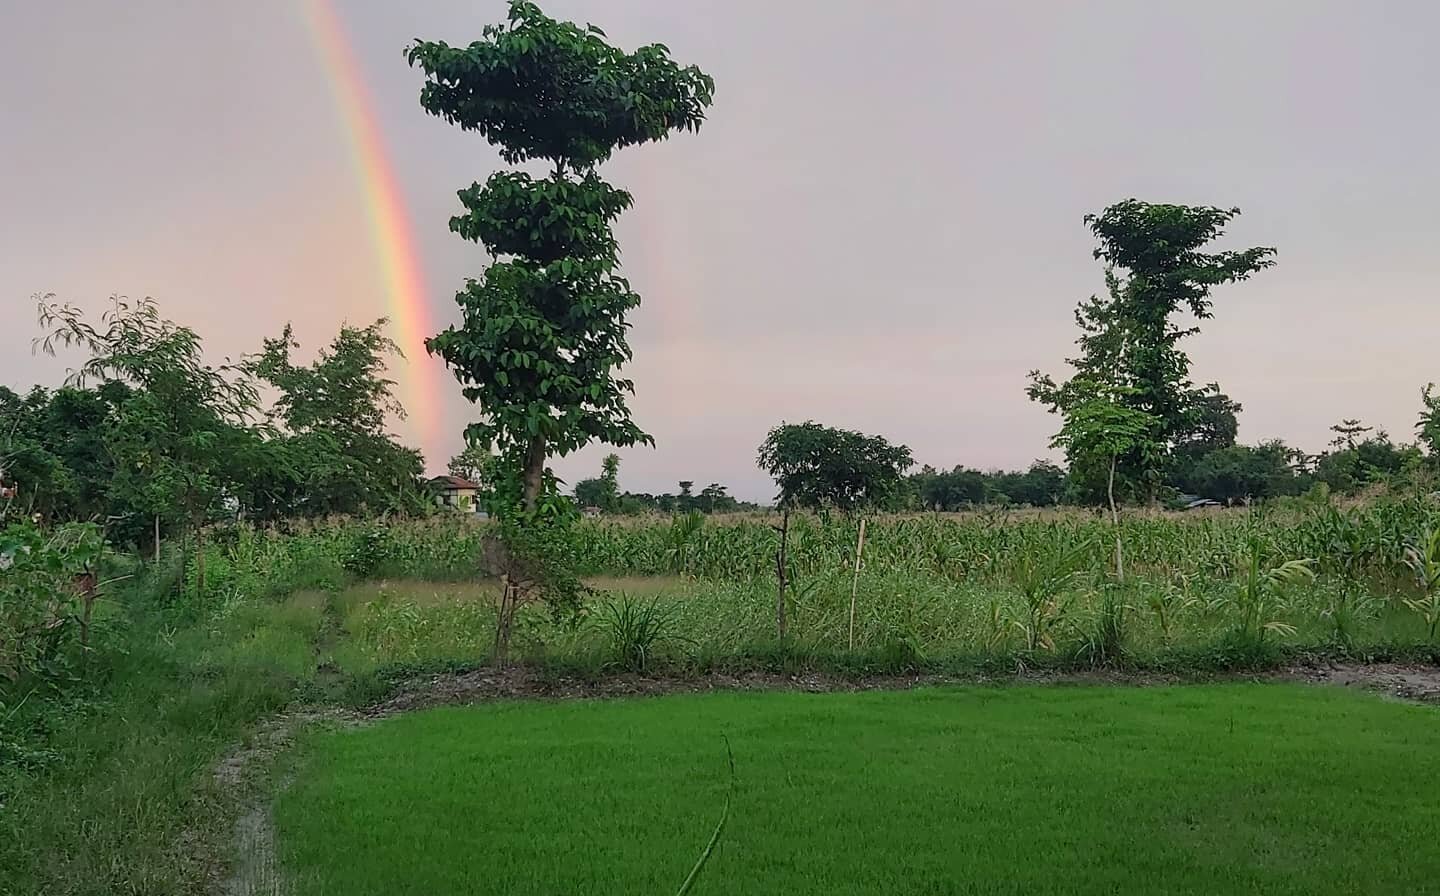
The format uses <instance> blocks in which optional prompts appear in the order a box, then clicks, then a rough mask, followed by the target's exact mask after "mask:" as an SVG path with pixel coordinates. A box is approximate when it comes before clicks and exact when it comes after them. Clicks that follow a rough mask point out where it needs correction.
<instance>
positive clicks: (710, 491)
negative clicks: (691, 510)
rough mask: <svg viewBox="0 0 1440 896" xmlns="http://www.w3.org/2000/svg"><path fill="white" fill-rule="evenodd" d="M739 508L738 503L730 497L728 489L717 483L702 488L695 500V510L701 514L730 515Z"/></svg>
mask: <svg viewBox="0 0 1440 896" xmlns="http://www.w3.org/2000/svg"><path fill="white" fill-rule="evenodd" d="M739 506H740V503H739V502H738V501H736V500H735V499H734V498H732V497H730V491H729V489H727V488H726V487H725V486H723V485H721V484H720V483H718V482H712V483H710V484H709V485H707V486H705V487H704V488H702V489H701V490H700V494H699V495H697V496H696V498H695V509H696V510H698V511H700V512H701V513H730V512H732V511H734V510H737V509H739Z"/></svg>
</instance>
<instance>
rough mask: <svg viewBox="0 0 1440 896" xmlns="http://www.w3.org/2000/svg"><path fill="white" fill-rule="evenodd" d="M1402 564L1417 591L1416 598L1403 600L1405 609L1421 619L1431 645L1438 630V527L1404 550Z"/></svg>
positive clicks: (1439, 561)
mask: <svg viewBox="0 0 1440 896" xmlns="http://www.w3.org/2000/svg"><path fill="white" fill-rule="evenodd" d="M1405 563H1406V565H1407V566H1409V567H1410V570H1411V571H1412V572H1413V573H1414V574H1415V584H1416V587H1417V588H1418V589H1419V591H1420V594H1419V596H1418V597H1413V598H1406V599H1405V606H1407V607H1409V608H1410V609H1411V610H1414V611H1415V612H1416V613H1417V614H1419V616H1420V618H1421V619H1422V620H1424V622H1425V632H1426V635H1427V636H1428V637H1429V639H1430V643H1431V644H1434V643H1435V634H1436V632H1437V631H1440V527H1436V528H1434V529H1431V530H1430V531H1428V532H1426V533H1425V534H1424V535H1423V536H1421V537H1420V539H1419V540H1418V541H1416V542H1415V543H1413V544H1411V545H1409V546H1407V547H1406V548H1405Z"/></svg>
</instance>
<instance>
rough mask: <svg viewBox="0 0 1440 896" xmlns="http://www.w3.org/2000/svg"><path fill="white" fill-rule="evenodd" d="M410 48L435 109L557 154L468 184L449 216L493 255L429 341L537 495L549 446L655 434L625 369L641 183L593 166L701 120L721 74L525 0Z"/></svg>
mask: <svg viewBox="0 0 1440 896" xmlns="http://www.w3.org/2000/svg"><path fill="white" fill-rule="evenodd" d="M408 59H409V61H410V63H411V65H414V66H418V67H419V68H420V69H421V70H422V71H423V72H424V74H425V78H426V83H425V86H424V88H423V89H422V91H421V94H420V104H421V106H422V107H423V108H424V109H425V110H426V111H427V112H429V113H431V114H433V115H436V116H439V117H441V118H443V119H445V120H446V121H448V122H450V123H451V124H454V125H458V126H459V127H460V128H462V129H463V130H467V131H478V132H479V133H480V134H482V135H483V136H484V137H485V138H486V139H488V140H489V141H490V142H491V143H494V144H496V145H497V146H498V147H499V148H500V156H501V158H503V159H504V160H505V161H506V162H509V163H511V164H517V163H521V162H526V161H530V160H543V161H545V162H548V163H549V164H550V165H551V167H552V171H551V173H550V175H549V176H548V177H545V178H535V177H532V176H531V175H530V174H527V173H524V172H519V171H508V172H498V173H496V174H493V175H491V177H490V178H489V179H488V180H487V181H486V183H485V185H484V186H481V185H479V184H472V185H471V186H470V187H469V188H467V189H464V190H461V191H460V201H461V203H462V204H463V205H464V206H465V213H464V214H461V215H458V216H456V217H454V218H452V219H451V221H450V229H451V230H452V231H454V232H456V233H458V234H459V235H460V236H462V237H464V238H465V239H468V240H473V241H477V242H480V243H482V244H483V245H484V246H485V248H486V249H487V250H488V251H489V253H490V254H491V255H492V256H493V257H495V258H496V259H498V260H497V261H496V262H495V263H494V264H492V265H491V266H490V267H489V268H488V269H487V270H486V271H485V273H484V275H483V277H481V279H479V280H472V281H470V282H469V283H468V284H467V286H466V287H465V289H463V290H461V291H460V292H459V293H458V294H457V295H456V297H455V300H456V303H457V304H458V305H459V306H460V311H461V323H460V325H459V326H456V327H450V328H447V329H446V330H445V331H444V332H442V333H440V334H438V335H436V336H435V337H433V338H432V339H430V340H429V341H428V342H427V347H428V348H429V350H430V351H431V352H433V353H435V354H438V355H439V356H440V357H441V358H443V359H444V361H445V363H446V364H447V365H448V366H449V367H450V368H451V369H452V370H453V371H454V373H455V376H456V378H457V379H459V381H460V382H461V384H462V385H463V387H464V389H463V391H464V394H465V397H466V398H468V399H469V400H470V401H472V402H475V403H476V404H477V405H478V406H479V413H480V416H481V419H480V420H479V421H478V422H476V423H473V424H471V425H470V426H469V427H468V428H467V430H466V437H467V439H468V440H469V441H471V442H472V443H474V444H476V445H480V446H482V447H484V448H486V449H494V450H495V451H496V452H497V453H498V454H499V455H500V457H502V458H503V459H504V461H505V462H506V466H507V468H508V469H510V470H511V471H512V473H513V474H514V475H516V476H517V477H518V479H519V481H520V485H521V489H520V496H519V497H520V499H521V503H522V504H523V506H524V507H525V508H526V509H527V510H534V509H535V508H536V505H537V502H538V500H539V498H540V495H541V491H542V488H543V487H544V485H545V482H546V474H545V462H546V459H547V457H548V456H549V455H551V454H556V455H562V456H563V455H565V454H568V453H570V452H572V451H575V450H576V449H578V448H580V447H582V446H584V445H586V444H588V443H590V442H591V441H593V440H596V439H599V440H600V441H603V442H606V443H608V444H612V445H631V444H635V443H637V442H644V443H649V442H651V441H652V440H651V438H650V437H649V436H648V435H646V434H645V432H644V431H642V430H641V429H640V428H639V427H638V426H637V425H636V424H635V423H634V422H633V421H632V420H631V418H630V410H629V407H628V405H627V403H626V400H627V397H628V396H629V395H631V394H633V392H634V385H633V384H632V383H631V381H630V380H628V379H623V378H621V377H619V376H618V375H617V369H618V368H619V367H620V365H622V364H623V363H624V362H626V361H628V360H629V359H630V356H631V352H630V347H629V345H628V344H627V342H626V333H625V331H626V329H627V328H628V324H627V322H626V319H625V318H626V313H627V312H628V311H630V310H631V309H632V308H634V307H635V306H636V305H638V304H639V302H640V297H639V296H638V295H636V294H635V292H634V291H633V290H631V288H630V284H629V282H628V281H626V280H625V279H624V278H623V277H621V276H620V275H619V274H618V273H617V269H618V266H619V261H618V249H617V245H616V242H615V237H614V235H613V234H612V232H611V222H613V221H614V219H615V218H616V216H618V215H619V214H620V213H621V212H622V211H624V210H625V209H626V208H629V207H630V205H631V202H632V199H631V196H630V194H629V193H627V192H625V191H623V190H618V189H616V188H614V187H612V186H610V185H609V184H607V183H606V182H605V181H603V180H601V179H600V177H599V176H598V175H597V174H596V172H595V168H596V166H597V165H598V164H600V163H601V162H603V161H605V160H606V159H608V158H609V157H610V155H611V154H612V153H614V152H615V150H617V149H620V148H623V147H626V146H631V145H635V144H639V143H645V142H649V141H653V140H661V139H664V138H665V137H666V136H667V135H668V134H669V133H670V132H671V131H675V130H691V131H693V130H697V129H698V128H699V127H700V124H701V122H702V121H703V120H704V117H705V109H706V108H707V107H708V106H709V105H710V102H711V98H712V95H713V91H714V83H713V81H712V80H711V79H710V77H709V76H708V75H706V74H705V73H703V72H702V71H700V70H699V69H698V68H695V67H693V66H692V67H685V68H682V67H681V66H679V65H678V64H676V63H675V62H674V61H672V59H671V58H670V53H669V50H668V49H667V48H666V47H664V46H663V45H659V44H654V45H650V46H646V47H641V48H640V49H638V50H636V51H634V52H633V53H626V52H624V51H622V50H619V49H617V48H616V47H614V46H612V45H611V44H609V43H608V42H607V41H606V39H605V35H604V33H603V32H602V31H600V29H598V28H595V27H594V26H589V27H585V28H582V27H580V26H578V25H575V24H573V23H569V22H557V21H555V20H554V19H551V18H549V17H547V16H546V15H544V14H543V13H542V12H541V11H540V8H539V7H538V6H536V5H535V4H534V3H530V2H525V0H511V2H510V6H509V16H508V19H507V21H506V23H505V24H503V25H492V26H489V27H486V28H485V29H484V31H483V33H482V37H481V39H480V40H478V41H476V42H474V43H471V44H470V45H468V46H466V47H451V46H449V45H447V44H445V43H443V42H436V41H417V42H416V43H415V44H413V45H412V46H411V47H410V48H409V50H408Z"/></svg>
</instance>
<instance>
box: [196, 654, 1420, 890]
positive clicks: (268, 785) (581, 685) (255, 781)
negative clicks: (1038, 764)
mask: <svg viewBox="0 0 1440 896" xmlns="http://www.w3.org/2000/svg"><path fill="white" fill-rule="evenodd" d="M1205 680H1211V681H1285V682H1303V683H1308V684H1316V685H1329V686H1335V687H1352V688H1361V689H1364V690H1367V691H1372V692H1375V693H1378V694H1382V695H1384V696H1388V697H1392V698H1397V699H1402V700H1408V701H1415V702H1422V703H1431V704H1440V666H1425V665H1418V664H1416V665H1409V664H1399V663H1376V664H1370V665H1359V664H1343V663H1315V664H1296V665H1292V666H1290V667H1287V668H1285V669H1282V670H1279V671H1275V672H1265V673H1254V674H1236V675H1226V676H1217V677H1215V678H1213V679H1199V678H1196V677H1193V676H1190V677H1185V676H1174V675H1158V674H1152V673H1127V672H1116V671H1095V672H1073V673H1039V672H1018V673H1015V674H1009V675H996V676H972V677H968V678H954V677H944V676H935V675H911V676H904V675H885V676H873V677H867V678H860V679H850V678H838V677H835V676H830V675H821V674H817V673H802V674H795V675H781V674H775V673H763V672H755V673H744V674H736V675H722V674H712V675H707V676H701V677H692V678H674V677H647V676H640V675H614V676H608V677H606V678H603V679H599V680H590V679H578V678H563V677H561V678H557V677H554V676H545V675H538V674H536V673H535V672H534V671H532V670H529V669H526V668H523V667H513V668H507V669H480V670H476V671H473V672H465V673H460V674H447V675H432V676H421V677H417V678H412V679H410V680H409V681H406V682H404V683H403V684H402V685H401V686H400V687H399V688H398V689H397V691H396V693H395V694H394V695H393V696H391V697H390V698H388V699H386V700H384V701H382V702H380V703H377V704H375V705H374V706H371V707H368V708H366V709H363V710H358V711H353V710H343V709H318V710H296V711H291V712H286V713H283V714H281V715H279V716H276V717H275V718H273V719H271V720H270V721H268V722H267V723H266V724H264V725H263V726H261V728H260V729H259V730H257V731H256V732H255V734H254V735H253V736H252V737H251V738H250V740H249V741H247V742H246V743H245V744H243V745H241V746H239V747H237V748H236V749H235V750H234V751H232V752H231V753H230V754H229V755H228V756H226V757H225V759H224V760H223V761H222V762H221V763H220V764H219V765H218V766H217V767H216V769H215V780H216V782H217V784H219V785H220V786H221V787H223V788H226V789H227V790H229V791H230V792H231V793H232V794H234V795H236V796H237V798H238V800H239V802H240V804H241V805H242V806H244V807H245V809H244V813H243V814H242V815H241V816H240V818H239V819H238V820H237V822H236V824H235V832H234V838H233V848H234V853H233V854H234V855H236V856H238V861H237V863H236V864H235V866H234V867H232V868H231V869H230V870H229V873H228V874H226V875H223V876H222V875H221V874H220V873H219V871H218V866H217V872H216V875H215V884H214V886H213V887H212V888H211V889H212V892H214V893H215V894H217V896H287V894H288V893H289V892H290V889H289V887H288V885H287V883H286V881H285V880H284V876H283V874H282V873H281V871H280V869H279V865H278V861H277V858H276V849H275V829H274V823H273V820H272V818H271V814H270V806H271V802H272V800H273V798H274V796H275V794H276V793H277V792H278V791H280V790H283V789H284V788H285V787H286V786H288V783H289V779H288V778H286V777H285V776H283V775H282V776H281V777H280V778H279V780H278V781H276V780H267V779H266V778H265V775H266V774H267V773H270V772H272V771H273V770H274V769H275V768H276V766H277V760H278V759H279V758H280V757H281V756H282V754H284V753H285V751H287V750H288V749H289V748H290V746H291V745H292V744H293V742H294V740H295V737H296V736H297V735H298V734H299V733H300V731H302V730H303V729H305V728H307V727H310V726H313V725H317V724H326V725H339V726H358V725H365V724H368V723H370V722H373V721H375V720H377V719H383V718H386V717H389V716H393V715H398V714H400V713H405V712H412V711H415V710H420V709H429V708H432V707H437V706H452V705H464V704H472V703H487V702H492V701H497V700H517V699H539V700H586V699H591V700H593V699H606V698H614V697H638V696H661V695H666V694H697V693H705V692H709V691H803V692H811V693H825V692H833V691H875V690H906V689H909V688H914V687H922V686H926V685H944V684H994V685H1004V684H1052V685H1059V686H1063V685H1131V686H1145V685H1164V684H1184V683H1195V682H1199V681H1205Z"/></svg>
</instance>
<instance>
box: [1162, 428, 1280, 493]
mask: <svg viewBox="0 0 1440 896" xmlns="http://www.w3.org/2000/svg"><path fill="white" fill-rule="evenodd" d="M1292 455H1293V452H1292V451H1291V450H1290V449H1289V448H1287V447H1286V446H1285V444H1284V443H1283V442H1278V441H1277V442H1266V443H1264V444H1261V445H1257V446H1253V447H1252V446H1249V445H1232V446H1230V447H1228V448H1220V449H1217V450H1215V451H1211V452H1209V453H1208V454H1205V455H1204V456H1203V457H1201V458H1200V459H1199V460H1198V461H1196V462H1195V463H1194V465H1193V466H1191V467H1189V468H1188V469H1187V470H1186V471H1185V472H1184V474H1183V476H1181V478H1179V479H1178V480H1177V484H1178V485H1179V487H1180V488H1181V489H1183V490H1184V491H1187V492H1190V493H1193V494H1196V495H1200V496H1202V497H1206V498H1210V499H1212V500H1215V501H1224V502H1231V501H1236V500H1239V499H1242V498H1256V499H1265V498H1274V497H1279V496H1281V495H1297V494H1300V492H1301V491H1302V490H1303V488H1302V486H1303V484H1304V480H1302V479H1300V478H1298V477H1297V476H1296V475H1295V472H1294V470H1293V469H1292V468H1291V465H1290V461H1291V457H1292Z"/></svg>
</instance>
